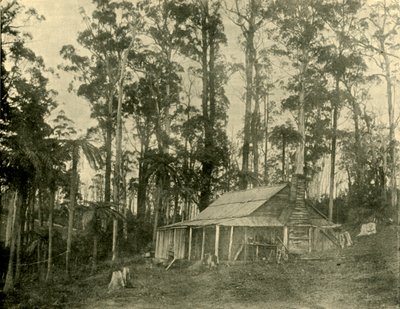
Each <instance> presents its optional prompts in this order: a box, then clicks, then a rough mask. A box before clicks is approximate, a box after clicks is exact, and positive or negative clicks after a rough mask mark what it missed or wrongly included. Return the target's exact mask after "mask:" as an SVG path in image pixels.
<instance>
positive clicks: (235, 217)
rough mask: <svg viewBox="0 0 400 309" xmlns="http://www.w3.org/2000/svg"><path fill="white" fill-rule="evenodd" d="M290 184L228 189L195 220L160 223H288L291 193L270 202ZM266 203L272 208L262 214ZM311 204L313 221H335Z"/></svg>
mask: <svg viewBox="0 0 400 309" xmlns="http://www.w3.org/2000/svg"><path fill="white" fill-rule="evenodd" d="M286 187H288V184H282V185H275V186H269V187H257V188H253V189H247V190H241V191H233V192H228V193H225V194H223V195H222V196H221V197H219V198H218V199H216V200H215V201H214V202H213V203H211V204H210V206H208V207H207V208H206V209H204V210H203V211H202V212H200V213H199V214H198V215H197V216H196V217H195V218H193V219H192V220H189V221H183V222H178V223H174V224H170V225H167V226H163V227H160V229H164V228H174V227H176V228H179V227H182V228H183V227H188V226H207V225H221V226H253V227H257V226H259V227H262V226H284V225H285V223H287V221H288V218H289V216H290V213H291V206H290V203H289V196H288V202H287V203H284V204H277V205H271V207H272V208H271V207H269V205H268V204H266V203H267V202H268V201H269V200H270V199H271V198H272V197H274V196H275V195H277V194H278V193H279V192H280V191H282V190H283V189H284V188H286ZM263 205H266V206H264V207H267V208H268V209H270V208H271V211H267V212H264V213H263V214H262V215H259V214H258V212H256V210H257V209H261V208H260V207H261V206H263ZM308 208H309V207H307V211H308V213H309V214H310V218H309V219H310V223H309V224H312V225H318V226H330V225H332V223H330V222H329V221H328V220H326V218H324V217H323V216H322V215H321V214H320V213H317V212H316V211H315V210H313V209H308ZM272 210H273V211H272Z"/></svg>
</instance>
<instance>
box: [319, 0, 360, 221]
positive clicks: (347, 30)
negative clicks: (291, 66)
mask: <svg viewBox="0 0 400 309" xmlns="http://www.w3.org/2000/svg"><path fill="white" fill-rule="evenodd" d="M360 8H361V2H359V1H337V2H334V3H332V6H331V9H330V15H329V16H328V18H327V24H328V26H329V28H330V30H331V31H332V32H334V33H335V40H334V41H333V42H330V44H326V46H324V47H323V48H322V53H321V56H320V59H321V60H322V61H324V62H325V63H326V64H325V70H326V71H327V72H328V73H330V74H331V75H332V77H333V80H334V90H333V91H332V96H331V99H330V101H331V110H332V112H331V113H332V124H331V127H332V134H331V135H332V137H331V149H330V157H331V160H330V162H331V166H330V177H329V179H330V180H329V211H328V217H329V220H331V221H332V219H333V202H334V189H335V172H336V143H337V122H338V117H339V112H340V108H341V106H343V103H342V98H341V87H340V82H341V80H343V78H344V76H345V75H346V71H347V70H350V69H351V68H352V67H354V66H358V65H360V63H362V61H363V60H362V58H361V55H360V53H359V51H358V50H357V49H356V45H355V43H354V41H353V40H352V38H351V35H352V33H353V32H354V30H355V29H356V28H355V27H356V21H357V17H356V14H357V12H358V10H359V9H360Z"/></svg>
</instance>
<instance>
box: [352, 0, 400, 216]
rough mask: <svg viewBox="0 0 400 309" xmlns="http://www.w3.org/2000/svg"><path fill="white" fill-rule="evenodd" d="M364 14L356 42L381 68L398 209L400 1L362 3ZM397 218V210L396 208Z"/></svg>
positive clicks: (393, 203) (393, 196) (394, 205)
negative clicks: (397, 132) (397, 89)
mask: <svg viewBox="0 0 400 309" xmlns="http://www.w3.org/2000/svg"><path fill="white" fill-rule="evenodd" d="M365 9H366V10H368V11H367V12H366V14H368V15H367V16H366V17H364V18H363V19H362V21H361V23H360V34H359V35H360V37H359V39H358V43H359V44H360V45H361V46H363V47H364V48H365V49H366V50H367V51H368V52H369V56H370V59H371V60H372V61H373V62H374V63H375V64H376V65H377V67H378V68H379V69H380V70H381V72H382V73H381V74H379V76H381V77H382V78H383V80H384V81H385V83H386V97H387V110H388V120H389V121H388V123H389V134H388V136H389V146H388V149H389V158H390V163H389V166H390V167H389V170H390V192H391V207H392V208H393V210H395V209H397V184H396V176H397V174H396V173H397V161H398V158H397V154H396V136H395V130H396V116H395V103H394V86H395V79H396V71H395V70H396V64H397V66H398V65H399V59H400V57H399V56H398V54H399V53H398V51H399V48H400V47H399V44H398V37H399V33H398V31H399V30H400V18H399V14H400V3H399V2H398V1H391V0H383V1H379V2H376V3H373V4H370V5H367V6H366V7H365ZM398 220H399V221H400V211H398Z"/></svg>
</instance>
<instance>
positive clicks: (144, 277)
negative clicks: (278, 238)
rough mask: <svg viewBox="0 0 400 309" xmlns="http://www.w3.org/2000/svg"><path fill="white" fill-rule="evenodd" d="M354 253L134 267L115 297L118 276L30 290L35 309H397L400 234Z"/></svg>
mask: <svg viewBox="0 0 400 309" xmlns="http://www.w3.org/2000/svg"><path fill="white" fill-rule="evenodd" d="M354 241H355V244H354V246H353V247H350V248H346V249H343V250H340V251H334V252H329V254H328V253H324V254H320V255H312V256H309V257H307V258H308V260H301V259H297V260H291V261H290V262H288V263H286V264H284V265H276V264H266V263H261V262H260V263H257V264H247V265H240V264H238V265H232V266H227V265H220V266H219V268H218V269H217V270H205V269H202V268H201V267H196V265H195V266H192V267H187V266H188V265H187V264H183V263H182V264H178V265H174V266H173V267H172V268H171V269H170V270H169V271H166V270H165V269H164V268H160V267H156V266H152V265H150V264H140V265H138V264H137V263H136V264H132V265H131V273H133V282H134V287H133V288H129V289H124V290H120V291H116V292H110V293H109V292H107V284H108V281H109V278H110V277H109V276H110V273H109V271H107V270H104V272H103V273H102V274H99V275H97V276H95V277H88V278H86V279H85V280H79V281H78V280H77V281H76V282H75V284H74V285H62V284H61V283H60V284H53V285H52V286H51V288H50V289H49V287H47V290H45V288H41V289H39V288H34V287H32V288H31V289H30V292H29V294H28V295H25V296H24V297H23V298H21V300H23V302H24V303H25V304H27V306H28V307H30V308H31V307H35V306H37V307H40V308H45V307H51V308H54V307H59V308H193V309H195V308H397V307H396V289H397V284H398V264H397V261H398V259H397V249H396V246H397V245H396V242H397V238H396V230H395V227H394V226H387V227H383V228H381V230H378V234H376V235H371V236H364V237H361V238H355V239H354Z"/></svg>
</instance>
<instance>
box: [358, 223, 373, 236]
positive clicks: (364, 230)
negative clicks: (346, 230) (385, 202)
mask: <svg viewBox="0 0 400 309" xmlns="http://www.w3.org/2000/svg"><path fill="white" fill-rule="evenodd" d="M372 234H376V223H375V222H370V223H366V224H363V225H361V231H360V234H358V235H357V237H358V236H367V235H372Z"/></svg>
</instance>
